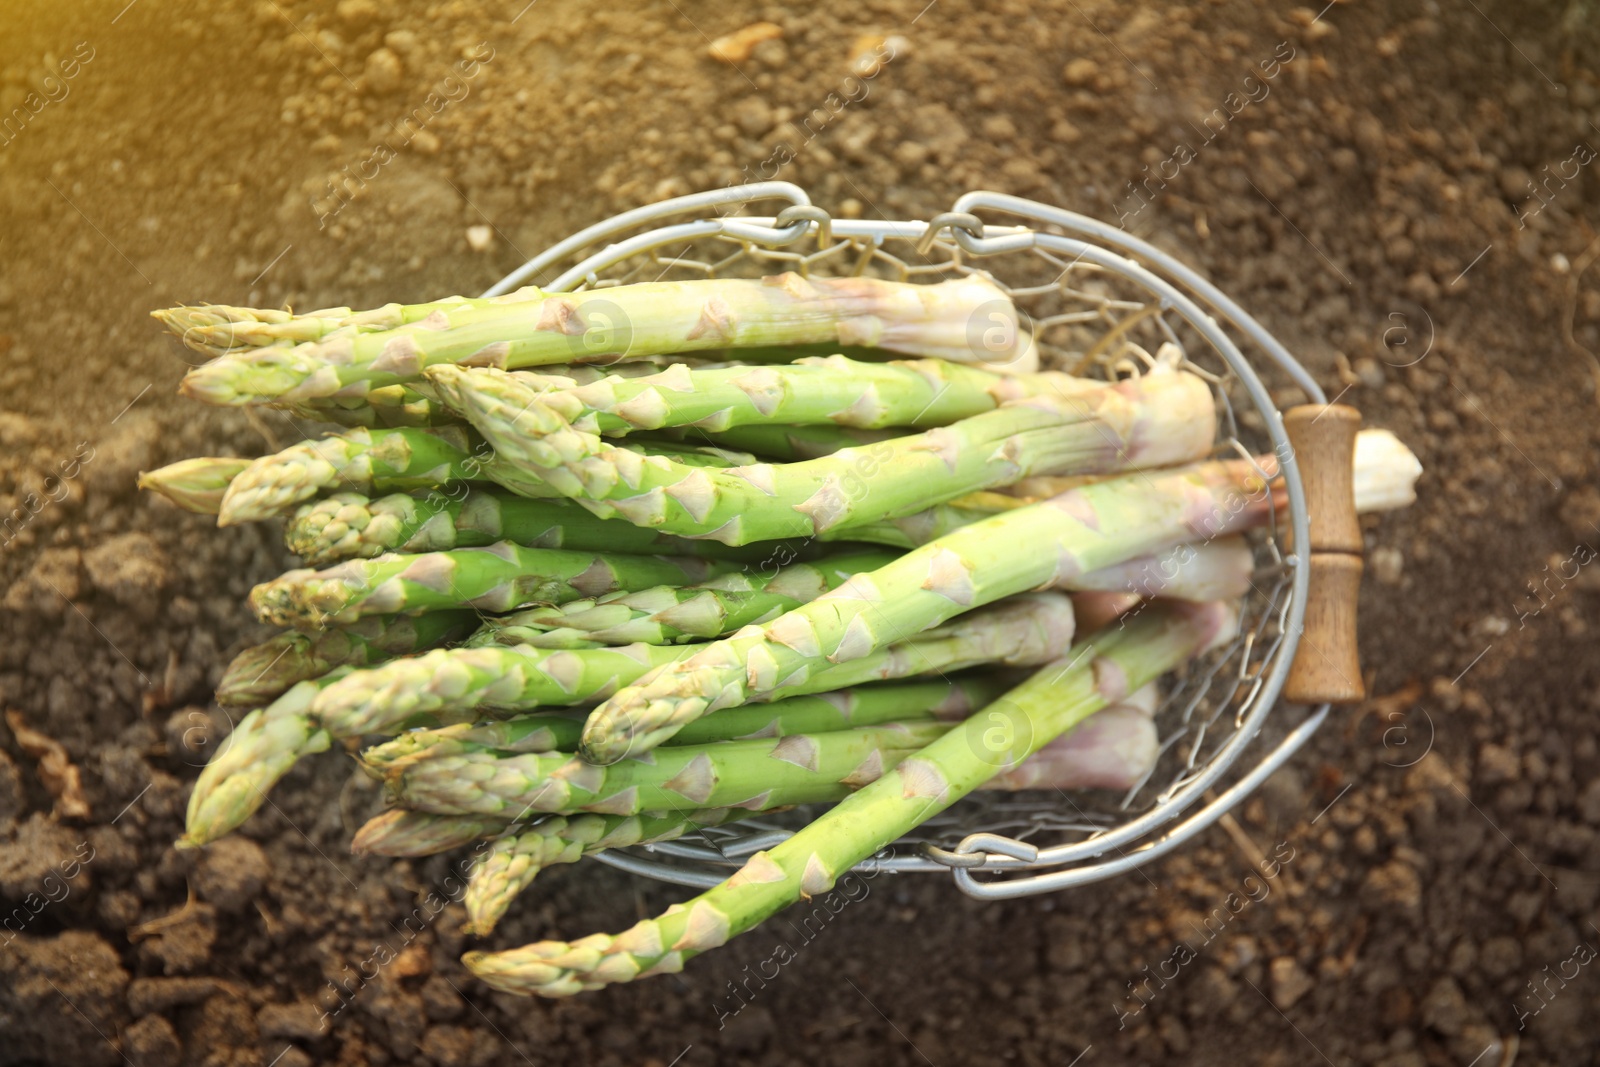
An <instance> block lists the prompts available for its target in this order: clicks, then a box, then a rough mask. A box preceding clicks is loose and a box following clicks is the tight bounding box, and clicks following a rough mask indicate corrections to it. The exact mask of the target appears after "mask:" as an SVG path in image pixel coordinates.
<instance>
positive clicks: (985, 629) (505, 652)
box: [311, 594, 1072, 737]
mask: <svg viewBox="0 0 1600 1067" xmlns="http://www.w3.org/2000/svg"><path fill="white" fill-rule="evenodd" d="M1071 637H1072V606H1071V603H1070V602H1069V601H1068V600H1067V599H1066V598H1065V597H1062V596H1060V595H1057V594H1037V595H1032V596H1024V597H1016V598H1014V599H1012V600H1010V601H1007V602H1006V603H1004V604H999V605H996V606H995V607H993V608H991V609H989V610H988V611H982V612H976V613H974V614H973V615H971V616H969V617H967V618H965V619H961V620H959V621H957V622H954V623H952V624H951V625H949V626H945V627H940V628H937V629H934V630H931V631H929V632H927V633H924V634H918V635H917V636H916V639H915V640H913V641H908V642H906V643H905V644H904V645H898V646H891V647H889V648H884V649H879V650H878V651H876V652H874V653H873V654H871V655H867V656H861V657H858V658H857V659H855V660H853V661H851V662H849V663H841V664H839V665H837V666H833V667H830V668H828V669H827V670H818V671H813V672H809V673H800V674H795V675H792V676H789V677H786V678H784V679H783V680H782V687H783V689H784V690H785V691H784V692H783V693H782V694H781V695H782V696H785V697H787V696H799V695H804V694H808V693H822V692H826V691H828V690H830V689H842V688H845V687H848V686H852V685H860V684H862V683H865V682H871V681H880V680H885V679H890V678H905V677H909V676H911V675H914V674H925V673H928V672H933V671H954V670H960V669H962V668H964V667H971V666H976V665H977V664H980V663H1005V664H1008V665H1012V666H1029V665H1033V664H1038V663H1042V662H1046V661H1048V660H1049V659H1051V658H1052V657H1053V656H1055V655H1056V654H1057V653H1058V652H1059V651H1060V649H1061V648H1063V647H1065V645H1066V643H1067V642H1068V641H1069V640H1071ZM696 647H700V648H705V647H710V646H705V645H701V646H694V645H688V646H675V645H665V646H663V645H626V646H623V647H621V648H588V649H561V650H541V649H533V648H528V647H526V646H517V647H514V648H502V647H497V646H485V647H480V648H450V649H438V650H435V651H433V652H429V653H427V654H425V655H422V656H417V657H414V658H409V659H398V660H391V661H390V662H388V663H385V664H383V665H382V666H379V667H374V668H372V669H371V670H366V671H356V672H353V673H351V674H349V675H347V676H346V677H344V678H343V679H341V680H340V681H339V682H338V683H336V684H334V685H330V686H329V687H328V689H327V691H325V692H323V693H321V694H319V695H318V696H317V698H316V702H315V703H314V704H313V705H312V709H311V710H312V714H313V715H314V716H315V717H316V718H317V719H318V720H319V721H320V722H321V723H322V725H323V726H324V727H325V728H326V729H327V730H328V731H329V732H330V733H332V734H333V736H335V737H355V736H359V735H361V734H374V733H383V732H386V731H390V730H393V729H395V728H397V727H399V726H400V725H402V724H404V723H406V722H409V721H413V720H415V719H417V718H418V717H421V716H427V717H430V718H432V719H433V720H435V721H438V722H452V721H463V720H465V719H466V718H468V717H476V716H475V715H474V713H475V712H480V711H482V710H484V709H493V710H495V711H497V712H514V711H531V710H534V709H537V708H541V707H571V706H575V705H579V704H584V703H588V702H591V701H594V700H597V699H600V698H602V697H604V696H606V695H607V694H609V693H612V692H614V691H616V689H618V688H619V687H621V686H625V685H629V684H631V683H633V682H635V681H637V680H638V679H640V678H642V677H644V676H645V675H646V674H648V673H649V672H651V671H654V670H656V669H658V668H661V667H664V666H666V665H668V664H670V663H672V662H674V661H675V660H676V659H677V658H678V657H681V656H685V655H690V654H692V653H693V652H694V651H695V649H696ZM765 669H766V667H765V665H764V664H763V663H762V662H761V661H760V660H755V661H752V662H751V664H750V670H751V671H752V672H753V673H756V674H757V675H760V674H762V673H763V672H764V671H765ZM774 688H776V686H774Z"/></svg>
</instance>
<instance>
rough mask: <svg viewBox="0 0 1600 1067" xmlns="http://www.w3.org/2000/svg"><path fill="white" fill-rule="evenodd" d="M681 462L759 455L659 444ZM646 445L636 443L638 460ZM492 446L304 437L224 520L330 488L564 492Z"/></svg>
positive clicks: (263, 471)
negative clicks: (507, 466)
mask: <svg viewBox="0 0 1600 1067" xmlns="http://www.w3.org/2000/svg"><path fill="white" fill-rule="evenodd" d="M657 447H658V449H659V450H660V451H662V452H664V453H666V454H667V455H668V456H670V461H671V462H673V463H677V464H681V465H682V466H684V467H687V468H690V469H698V468H700V467H726V466H731V465H735V464H739V463H744V462H753V461H754V459H755V457H754V456H749V455H745V454H741V453H737V452H730V451H728V450H724V449H716V448H705V447H698V446H682V445H659V446H657ZM643 448H644V446H642V445H631V446H630V447H629V451H630V452H631V453H632V454H634V456H635V458H636V459H638V458H639V457H640V456H641V454H642V453H643ZM502 469H503V464H500V463H499V462H497V457H495V456H494V455H493V454H492V452H491V450H490V449H489V448H488V447H487V446H486V445H485V444H484V442H483V441H482V440H480V439H479V438H478V436H477V435H476V434H474V433H473V432H472V431H471V430H470V429H468V428H466V427H462V426H435V427H432V428H429V429H418V428H401V429H392V430H369V429H355V430H350V431H349V432H347V433H341V434H333V435H331V436H329V437H324V438H322V439H321V440H318V441H302V442H300V443H299V444H297V445H291V446H290V447H288V448H286V449H284V450H283V451H281V452H277V453H274V454H273V455H270V456H262V457H261V458H260V459H258V460H255V461H254V462H253V463H251V464H250V465H249V466H248V467H246V468H245V469H244V470H243V471H242V472H240V473H239V474H238V475H237V476H236V477H235V478H234V479H233V481H232V482H231V483H230V484H229V486H228V489H227V492H226V493H225V494H224V496H223V498H222V507H221V509H220V512H219V514H218V517H217V525H218V526H232V525H235V524H237V523H241V522H250V521H253V520H257V519H266V518H271V517H272V516H274V515H277V514H278V513H280V512H282V511H286V510H287V509H289V508H291V507H293V506H294V505H295V504H298V503H300V502H301V501H303V500H309V499H311V498H312V497H314V496H316V495H317V494H318V493H321V492H323V491H324V490H327V489H350V490H355V491H358V492H370V491H372V490H374V489H439V488H440V487H443V486H449V485H451V484H452V483H455V482H472V481H498V482H501V483H502V484H503V485H505V487H506V488H508V489H510V490H511V491H512V492H515V493H518V494H520V495H522V496H532V497H554V496H559V495H560V494H559V493H558V492H556V491H555V490H553V489H551V488H549V487H548V486H546V485H545V484H544V482H543V480H542V479H540V478H537V477H528V476H527V475H526V474H523V475H522V476H520V477H518V476H517V475H516V473H515V472H512V475H511V476H510V477H506V476H504V475H503V473H502Z"/></svg>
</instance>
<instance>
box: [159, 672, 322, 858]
mask: <svg viewBox="0 0 1600 1067" xmlns="http://www.w3.org/2000/svg"><path fill="white" fill-rule="evenodd" d="M349 671H350V668H348V667H339V668H335V669H334V670H333V671H331V672H329V673H328V674H327V675H325V676H323V677H321V678H318V679H315V680H313V681H306V682H300V683H298V684H297V685H294V686H291V687H290V688H289V691H288V692H286V693H284V694H283V695H282V696H280V697H279V698H278V699H277V700H274V701H273V702H272V703H271V704H269V705H267V706H266V707H264V708H257V709H256V710H255V711H252V712H251V713H250V714H248V715H246V716H245V717H244V718H243V719H241V720H239V725H237V726H235V727H234V728H233V732H232V733H230V734H229V735H228V736H227V738H226V739H225V740H224V741H223V742H222V745H221V746H220V747H219V748H218V749H217V751H216V754H215V755H213V756H212V757H211V760H210V762H208V763H207V764H206V765H205V768H204V769H203V770H201V772H200V777H199V779H198V780H197V781H196V782H195V783H194V791H193V792H192V793H190V794H189V811H188V815H187V817H186V819H185V826H184V835H183V837H182V838H180V839H179V840H178V847H179V848H198V847H200V846H201V845H205V844H208V843H210V842H212V841H215V840H216V839H217V838H219V837H221V836H222V835H223V834H225V833H228V832H229V831H230V830H233V829H234V828H235V827H237V826H238V825H239V824H240V823H242V822H244V821H245V820H246V819H248V818H249V817H250V816H251V815H252V814H254V813H255V810H256V809H257V808H259V807H260V806H261V804H262V803H263V802H264V801H265V800H266V799H267V790H268V789H270V788H272V785H273V783H274V782H276V781H277V780H278V779H280V778H282V777H283V776H284V775H285V774H288V773H289V770H290V769H291V768H292V767H293V766H294V765H295V763H296V761H298V760H299V759H300V757H302V756H309V755H311V754H312V753H315V752H326V751H327V749H328V745H329V744H330V743H331V739H330V738H329V736H328V732H327V731H326V730H323V729H321V728H320V727H318V725H317V724H316V722H315V721H313V720H312V719H311V718H310V716H309V715H308V714H307V713H308V712H309V711H310V709H311V701H312V698H313V697H315V696H316V695H317V693H318V692H319V691H320V690H321V689H322V688H323V687H324V686H327V685H332V684H333V683H334V682H336V681H338V680H339V679H340V678H342V677H344V676H345V675H346V674H348V673H349Z"/></svg>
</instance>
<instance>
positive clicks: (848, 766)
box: [386, 722, 950, 818]
mask: <svg viewBox="0 0 1600 1067" xmlns="http://www.w3.org/2000/svg"><path fill="white" fill-rule="evenodd" d="M949 729H950V726H949V724H948V723H939V722H921V723H893V724H890V725H887V726H865V727H860V728H857V729H852V730H834V731H831V732H829V733H823V734H790V735H789V736H788V737H785V738H782V739H781V740H776V741H774V740H770V739H766V738H763V739H760V740H753V741H716V742H713V743H712V744H709V745H681V746H674V747H671V748H660V749H657V750H656V751H655V752H653V753H652V754H651V758H650V759H648V760H643V759H638V760H618V761H617V762H616V763H613V764H611V765H610V766H608V767H600V766H596V765H595V764H592V763H586V762H584V761H583V760H581V759H579V758H578V757H576V756H567V755H563V754H561V753H554V754H544V753H537V752H529V753H523V754H521V755H515V756H505V755H500V754H498V753H481V752H469V753H464V754H462V755H460V756H440V757H439V758H437V759H426V760H417V761H415V762H411V763H406V764H404V765H402V766H401V767H400V768H398V769H397V770H396V772H395V774H394V775H393V777H390V778H388V779H387V780H386V784H387V785H388V788H389V790H390V791H391V793H392V795H393V796H394V797H395V798H396V799H397V800H399V801H400V802H401V803H402V804H404V805H405V806H406V807H408V808H411V809H413V810H415V811H431V812H438V813H440V814H458V815H470V814H481V815H509V816H511V817H513V818H515V817H521V816H523V815H526V814H531V813H533V812H568V813H570V812H580V811H593V812H600V813H602V814H607V815H635V814H638V813H639V812H642V811H666V810H673V809H674V808H690V807H694V808H707V807H716V808H720V807H743V808H749V809H750V810H753V811H759V810H762V809H765V808H770V807H773V806H774V805H788V804H813V803H821V802H826V801H832V800H838V799H839V798H840V797H841V796H843V795H845V794H846V793H848V792H849V791H850V790H852V789H859V788H860V787H861V786H862V785H865V784H866V783H867V782H870V781H872V780H874V779H875V778H877V776H878V775H880V774H882V773H883V770H884V768H886V767H892V766H894V765H895V764H896V763H898V762H899V761H900V759H901V758H903V757H904V756H906V755H909V754H910V753H912V752H915V751H916V750H917V749H919V748H921V747H923V746H924V745H926V744H928V743H929V742H930V741H933V740H934V739H935V738H937V737H939V736H941V735H942V734H944V733H945V732H946V731H947V730H949Z"/></svg>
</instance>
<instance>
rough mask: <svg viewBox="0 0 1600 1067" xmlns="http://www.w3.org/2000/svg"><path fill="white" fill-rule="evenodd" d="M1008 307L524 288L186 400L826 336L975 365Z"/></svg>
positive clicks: (198, 373)
mask: <svg viewBox="0 0 1600 1067" xmlns="http://www.w3.org/2000/svg"><path fill="white" fill-rule="evenodd" d="M998 305H1003V306H1004V308H1005V309H1006V310H1007V311H1009V309H1010V301H1009V299H1008V298H1007V297H1006V296H1005V295H1004V294H1003V293H1002V292H1001V290H999V289H998V288H996V287H995V286H994V285H993V284H991V283H989V282H988V281H986V280H984V279H982V278H981V277H978V276H976V275H972V276H968V277H964V278H960V279H953V280H950V281H945V282H941V283H939V284H936V285H910V284H906V283H901V282H886V281H879V280H876V279H872V278H811V279H808V278H802V277H800V276H799V275H797V274H792V273H791V274H783V275H779V276H778V277H776V278H768V279H765V280H763V281H748V280H742V279H708V280H703V281H700V280H696V281H682V282H651V283H643V284H637V285H626V286H617V287H615V288H609V289H593V290H588V291H585V292H580V293H559V294H549V295H545V294H542V293H539V292H538V291H537V290H528V289H524V290H519V291H518V292H517V293H513V294H509V298H507V297H500V298H494V300H493V301H492V302H491V301H483V302H477V303H473V302H464V306H455V307H450V308H444V307H441V308H437V309H435V310H433V311H431V312H430V313H429V314H428V316H427V317H426V318H424V319H423V320H421V321H417V322H411V323H407V324H404V325H396V326H394V327H393V328H390V329H386V330H379V331H374V332H359V331H350V332H345V331H341V330H335V331H334V332H333V333H332V334H329V335H326V336H324V337H323V338H322V339H321V340H308V341H303V342H301V343H298V344H290V345H269V346H266V347H260V348H252V349H246V350H243V351H232V352H228V353H226V354H224V355H221V356H218V357H217V358H216V359H214V360H212V361H211V362H209V363H206V364H203V365H201V366H199V367H196V368H195V369H194V370H192V371H190V372H189V374H188V375H187V376H186V377H185V378H184V381H183V392H184V394H185V395H187V396H189V397H192V398H194V399H196V400H203V401H205V402H206V403H209V404H230V405H237V404H262V403H275V402H283V401H288V402H299V401H304V400H310V399H314V398H317V397H327V396H334V395H341V394H342V395H356V394H360V393H365V392H370V391H371V390H372V389H375V388H380V387H383V386H387V385H395V384H399V383H404V382H409V381H412V380H414V379H415V378H416V377H417V376H418V375H419V374H420V373H421V372H422V370H423V368H425V367H429V366H433V365H436V364H441V363H464V364H468V365H472V366H492V367H499V368H501V369H513V368H519V367H534V366H541V365H549V364H554V363H588V362H594V361H596V360H605V359H610V358H613V357H615V356H625V357H627V358H634V357H636V356H640V355H649V354H655V353H663V352H691V351H702V350H707V349H723V348H728V347H738V348H746V347H752V346H757V345H786V344H805V343H819V342H837V343H840V344H868V345H873V346H876V347H879V348H883V349H887V350H889V351H893V352H900V353H903V354H908V355H918V356H934V357H940V358H947V359H956V360H962V361H965V362H974V361H977V360H981V359H985V358H991V357H992V358H1000V357H1002V356H1004V355H1008V354H1009V353H1008V352H1007V353H988V352H983V351H981V350H980V351H977V352H975V351H974V348H975V346H974V344H973V343H972V340H971V337H970V336H969V335H970V332H971V329H972V321H973V318H974V315H975V314H977V313H979V312H980V311H982V310H983V309H986V308H993V307H995V306H998ZM1012 315H1013V318H1014V313H1012ZM1009 340H1010V343H1011V344H1012V345H1014V344H1015V338H1014V331H1013V336H1012V337H1011V338H1010V339H1009ZM977 347H980V348H981V346H977Z"/></svg>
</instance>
